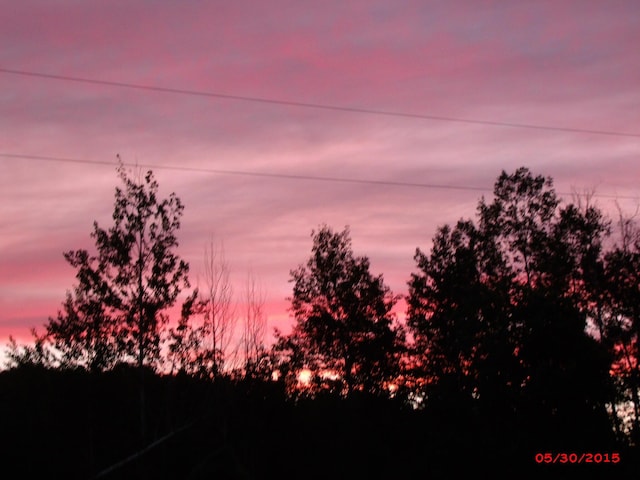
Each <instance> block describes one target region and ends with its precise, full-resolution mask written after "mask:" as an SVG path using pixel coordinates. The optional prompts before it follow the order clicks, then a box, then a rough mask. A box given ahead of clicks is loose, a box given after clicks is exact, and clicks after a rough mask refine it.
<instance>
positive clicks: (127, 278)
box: [46, 164, 189, 439]
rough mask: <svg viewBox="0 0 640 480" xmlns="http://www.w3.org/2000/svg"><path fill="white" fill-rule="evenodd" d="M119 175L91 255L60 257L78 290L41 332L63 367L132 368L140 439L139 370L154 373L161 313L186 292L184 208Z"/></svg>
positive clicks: (150, 179) (148, 181) (150, 184)
mask: <svg viewBox="0 0 640 480" xmlns="http://www.w3.org/2000/svg"><path fill="white" fill-rule="evenodd" d="M118 174H119V176H120V179H121V180H122V183H123V186H122V187H116V191H115V204H114V210H113V221H114V224H113V226H112V227H110V228H109V229H107V230H105V229H103V228H101V227H100V226H99V225H98V223H97V222H94V225H93V232H92V233H91V237H92V238H93V239H94V241H95V245H96V250H97V252H96V253H95V254H89V252H88V251H87V250H75V251H74V250H72V251H69V252H67V253H66V254H65V258H66V260H67V261H68V262H69V263H70V264H71V265H72V266H73V267H74V268H76V269H77V274H76V278H77V280H78V285H77V286H76V288H75V289H74V292H73V294H69V295H68V296H67V300H66V302H65V303H64V311H63V312H60V313H59V314H58V317H57V318H55V319H54V318H50V319H49V322H48V324H47V325H46V328H47V336H48V338H50V339H52V341H53V342H54V345H55V346H56V348H57V349H59V350H60V351H61V353H62V356H63V359H66V360H68V361H69V362H71V363H75V364H76V365H80V366H86V367H87V368H90V369H94V370H95V369H98V370H99V369H104V368H109V367H110V366H111V365H113V363H114V362H115V361H116V360H117V361H132V362H134V363H135V364H137V366H138V370H139V372H140V389H139V392H140V429H141V438H142V439H144V437H145V393H144V392H145V389H144V370H145V369H146V368H151V369H155V368H156V367H157V366H158V364H159V362H160V360H161V352H160V346H161V345H160V343H161V334H162V330H163V328H164V326H165V325H166V323H167V321H168V316H167V313H166V311H167V309H168V308H170V307H172V306H173V305H174V303H175V301H176V299H177V296H178V294H179V292H180V290H181V289H182V288H184V287H188V286H189V282H188V279H187V273H188V270H189V267H188V265H187V263H186V262H184V261H183V260H180V258H179V257H178V256H177V255H176V254H175V253H174V249H175V248H176V247H177V246H178V240H177V237H176V232H177V230H178V229H179V228H180V217H181V216H182V212H183V210H184V207H183V205H182V202H181V201H180V199H179V198H178V197H177V196H176V195H175V194H174V193H172V194H171V195H170V196H169V197H168V198H165V199H160V198H159V197H158V182H157V181H156V180H155V178H154V176H153V172H151V171H148V172H147V173H146V175H145V176H144V178H140V176H138V178H135V179H134V178H131V176H130V175H129V174H128V173H127V171H126V170H125V168H124V166H123V165H122V164H120V166H119V167H118Z"/></svg>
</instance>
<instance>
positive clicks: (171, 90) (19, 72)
mask: <svg viewBox="0 0 640 480" xmlns="http://www.w3.org/2000/svg"><path fill="white" fill-rule="evenodd" d="M0 72H1V73H8V74H11V75H21V76H26V77H36V78H46V79H50V80H61V81H69V82H79V83H87V84H93V85H105V86H110V87H119V88H132V89H137V90H149V91H154V92H161V93H173V94H180V95H192V96H198V97H209V98H221V99H226V100H239V101H244V102H258V103H266V104H272V105H285V106H290V107H301V108H315V109H321V110H332V111H338V112H349V113H361V114H369V115H383V116H390V117H402V118H414V119H420V120H433V121H441V122H456V123H466V124H473V125H485V126H492V127H509V128H527V129H534V130H550V131H557V132H569V133H580V134H590V135H609V136H618V137H635V138H640V133H629V132H615V131H609V130H589V129H583V128H569V127H558V126H548V125H534V124H526V123H515V122H496V121H491V120H474V119H469V118H460V117H448V116H440V115H424V114H417V113H407V112H396V111H390V110H377V109H371V108H359V107H344V106H339V105H328V104H320V103H309V102H296V101H290V100H279V99H272V98H263V97H250V96H244V95H231V94H225V93H217V92H205V91H199V90H188V89H181V88H168V87H158V86H155V85H143V84H137V83H128V82H116V81H110V80H99V79H92V78H83V77H72V76H69V75H54V74H49V73H42V72H32V71H25V70H13V69H9V68H1V67H0Z"/></svg>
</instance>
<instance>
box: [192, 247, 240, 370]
mask: <svg viewBox="0 0 640 480" xmlns="http://www.w3.org/2000/svg"><path fill="white" fill-rule="evenodd" d="M229 276H230V269H229V264H228V262H227V259H226V257H225V253H224V245H223V244H222V243H220V244H219V245H216V244H215V242H214V241H213V239H212V240H211V241H210V242H209V245H208V246H207V247H205V251H204V277H205V286H204V293H202V294H201V296H200V302H199V305H198V311H199V313H200V314H202V315H203V316H204V335H205V337H208V338H207V339H206V340H205V348H206V350H207V361H208V363H209V371H210V372H211V375H212V376H213V377H216V376H218V375H219V374H221V373H222V372H223V371H224V369H225V363H227V362H228V361H229V354H230V346H231V342H232V340H233V336H234V332H235V327H236V322H237V317H236V315H235V307H234V305H233V287H232V285H231V282H230V280H229Z"/></svg>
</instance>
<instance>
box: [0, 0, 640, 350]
mask: <svg viewBox="0 0 640 480" xmlns="http://www.w3.org/2000/svg"><path fill="white" fill-rule="evenodd" d="M636 10H637V8H636V7H635V4H634V2H624V1H620V2H608V3H607V4H606V5H605V4H604V3H602V2H597V1H579V2H562V3H558V2H546V1H541V2H535V3H532V2H476V1H473V2H471V1H469V2H464V1H462V2H439V1H430V2H423V1H407V2H402V5H400V4H398V3H397V2H389V1H383V0H377V1H373V2H372V1H350V2H338V1H330V2H322V4H320V3H314V4H310V3H306V2H293V1H284V0H282V1H276V2H258V3H256V2H248V1H247V2H226V3H225V2H211V3H204V2H202V3H200V2H189V3H186V4H180V5H176V4H175V2H147V1H126V2H125V1H121V2H109V3H99V4H96V3H86V2H76V1H68V2H56V4H55V5H53V4H52V3H51V2H44V1H35V0H34V1H24V2H15V3H14V4H12V6H11V7H10V8H8V9H6V12H4V13H5V14H4V15H3V19H2V20H0V42H1V43H2V45H3V47H5V48H3V49H2V51H1V52H0V67H2V68H9V69H23V70H27V71H39V72H44V73H51V74H57V75H68V76H72V77H73V76H75V77H82V78H93V79H98V80H106V81H115V82H126V83H133V84H143V85H155V86H160V87H167V88H177V89H184V90H195V91H203V92H214V93H221V94H230V95H239V96H245V97H261V98H267V99H275V100H284V101H293V102H303V103H318V104H326V105H336V106H343V107H356V108H365V109H374V110H386V111H397V112H406V113H414V114H423V115H435V116H442V117H450V118H451V117H454V118H461V119H471V120H486V121H490V122H491V121H493V122H507V123H520V124H530V125H541V126H549V127H560V128H578V129H588V130H607V131H618V132H630V133H640V132H639V131H638V125H639V123H638V117H637V112H638V111H640V108H639V107H640V94H639V93H638V90H637V85H638V84H639V83H640V65H639V63H640V59H639V57H638V55H637V49H636V48H635V45H637V44H639V43H640V29H639V28H638V20H637V19H638V16H637V13H636ZM0 108H1V109H2V111H3V115H2V116H1V117H0V131H1V132H2V142H1V143H2V145H1V149H2V150H4V153H19V154H31V155H44V156H54V157H65V158H78V159H89V160H97V161H104V162H112V163H113V164H114V167H110V166H98V165H89V164H76V163H68V162H45V161H35V160H26V159H15V158H6V157H5V158H3V157H0V202H2V204H3V209H2V213H0V226H1V228H2V232H3V235H2V238H1V239H0V289H1V290H0V291H2V292H3V297H2V299H1V301H0V338H1V335H2V334H3V333H2V332H7V331H8V329H9V328H11V329H13V330H15V332H16V334H18V333H19V332H23V333H24V332H27V331H28V328H29V327H30V326H32V325H33V322H34V321H35V320H36V319H41V320H39V321H38V322H37V323H38V324H40V323H41V322H43V321H44V320H46V317H47V316H49V315H52V314H55V311H56V310H57V308H59V305H60V302H61V301H62V300H63V296H64V291H65V290H66V289H69V288H71V286H72V284H73V281H74V273H73V271H72V269H70V267H69V266H67V265H66V263H65V261H64V258H63V257H62V252H64V251H66V250H70V249H74V248H90V247H91V239H90V238H89V233H90V232H91V228H92V222H93V220H98V221H99V222H100V224H101V225H104V226H108V225H109V222H110V215H111V210H112V204H113V189H114V187H115V186H116V185H117V183H118V179H117V176H116V174H115V163H116V154H120V155H121V157H122V158H123V159H124V160H125V161H127V162H132V163H135V162H139V163H141V164H152V165H155V166H157V168H154V171H155V173H156V176H157V178H158V180H159V182H160V188H161V192H163V193H164V194H168V193H170V192H176V194H177V195H178V196H180V197H181V198H182V199H183V201H184V203H185V205H186V210H185V216H184V219H183V223H182V228H181V231H180V235H179V239H180V248H179V252H180V254H181V255H183V256H184V258H185V259H187V260H188V261H189V262H190V263H191V265H192V274H193V275H194V276H195V275H197V272H198V269H199V268H200V267H199V266H200V265H201V262H202V256H203V248H204V244H205V243H206V242H207V239H208V238H209V236H210V235H211V234H215V235H216V236H218V237H219V238H223V239H224V240H225V244H226V246H227V254H228V258H229V260H230V262H231V263H232V265H233V268H234V269H235V271H236V272H237V278H238V282H241V279H243V278H244V277H243V275H244V273H243V272H244V271H245V270H246V269H248V268H253V269H255V270H256V271H257V272H258V273H259V276H260V277H261V278H262V279H263V281H264V284H265V285H266V286H267V287H268V288H267V290H268V305H269V307H268V308H269V314H270V315H271V316H273V317H274V318H277V319H278V320H277V321H278V322H280V323H281V324H284V323H286V321H287V320H286V319H287V318H288V313H287V312H286V301H285V300H284V298H285V297H286V296H287V295H289V294H290V288H291V285H290V284H289V283H288V282H287V280H288V278H289V275H288V274H289V270H290V269H291V268H294V267H295V266H296V265H297V264H299V263H304V261H306V258H307V257H308V255H309V252H310V248H311V239H310V237H309V234H310V232H311V230H312V229H313V228H316V227H317V226H318V225H319V224H321V223H324V222H326V223H328V224H330V225H331V226H333V227H334V228H336V229H341V228H342V227H343V226H345V225H350V226H351V231H352V236H353V244H354V249H355V250H356V252H357V253H359V254H364V255H369V256H370V257H371V260H372V268H373V269H374V270H375V272H374V273H383V274H384V275H385V278H386V279H388V282H389V283H390V285H391V286H392V288H393V289H394V291H396V292H397V293H402V292H403V291H404V290H405V289H406V280H408V277H409V274H410V272H411V271H412V269H413V268H414V266H413V260H412V256H413V253H414V251H415V248H416V247H418V246H420V247H421V248H423V249H427V248H428V246H429V242H430V239H431V237H432V236H433V234H434V233H435V230H436V228H437V226H438V225H441V224H442V223H450V222H455V221H456V220H457V219H458V218H460V217H472V216H473V215H474V212H475V206H476V204H477V201H478V199H479V198H480V196H482V195H490V194H491V193H490V192H491V188H492V185H493V182H494V180H495V178H496V177H497V175H498V174H499V173H500V171H501V170H502V169H505V170H507V171H509V170H514V169H515V168H517V167H519V166H522V165H526V166H529V167H530V168H531V169H532V171H534V172H535V173H541V174H544V175H550V176H552V177H553V178H554V180H555V184H556V186H557V188H558V190H559V191H570V189H571V188H572V187H576V188H578V189H580V188H583V187H591V186H593V185H596V186H597V188H598V192H599V193H613V194H617V195H628V196H634V195H638V190H637V185H636V184H635V182H634V179H635V178H637V176H638V167H637V166H636V164H637V155H638V139H637V138H635V137H615V136H605V135H593V134H584V133H582V134H581V133H570V132H565V131H554V130H536V129H526V128H515V127H505V126H491V125H481V124H469V123H463V122H449V121H436V120H426V119H415V118H406V117H394V116H381V115H373V114H362V113H353V112H338V111H332V110H323V109H313V108H302V107H296V106H291V105H289V106H285V105H276V104H267V103H260V102H255V101H239V100H230V99H220V98H210V97H205V96H188V95H179V94H168V93H161V92H154V91H148V90H138V89H126V88H117V87H114V86H106V85H91V84H86V83H78V82H72V81H61V80H53V79H44V78H34V77H24V76H17V75H10V74H7V73H0ZM0 153H2V152H0ZM163 165H164V166H169V165H170V166H182V167H192V168H205V169H216V170H234V171H248V172H271V173H282V174H292V175H306V176H324V177H346V178H358V179H368V180H387V181H393V182H411V183H424V184H432V185H441V186H471V187H484V188H486V191H477V190H450V189H441V188H416V187H398V186H396V187H394V186H373V185H358V184H348V183H332V182H322V181H313V180H300V179H299V180H294V179H284V178H280V179H277V178H260V177H252V176H239V175H223V174H213V173H205V172H196V171H191V172H189V171H175V170H163V169H162V168H160V167H162V166H163ZM602 205H603V206H604V207H606V208H608V209H610V210H611V209H612V204H611V202H610V201H604V200H603V202H602ZM238 290H240V283H239V284H238ZM3 329H4V330H3Z"/></svg>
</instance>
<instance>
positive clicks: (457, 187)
mask: <svg viewBox="0 0 640 480" xmlns="http://www.w3.org/2000/svg"><path fill="white" fill-rule="evenodd" d="M0 157H4V158H16V159H18V158H19V159H25V160H43V161H48V162H68V163H83V164H89V165H109V166H111V167H113V166H117V164H116V163H113V162H107V161H101V160H85V159H77V158H64V157H49V156H41V155H23V154H17V153H2V152H0ZM122 164H123V165H124V166H127V167H140V168H149V169H156V170H174V171H182V172H198V173H213V174H217V175H238V176H247V177H262V178H281V179H287V180H309V181H319V182H339V183H357V184H362V185H380V186H391V187H415V188H439V189H447V190H476V191H490V189H487V188H485V187H474V186H462V185H444V184H435V183H415V182H395V181H390V180H366V179H359V178H343V177H324V176H317V175H294V174H288V173H269V172H251V171H242V170H220V169H214V168H202V167H185V166H176V165H151V164H144V163H124V162H123V163H122Z"/></svg>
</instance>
